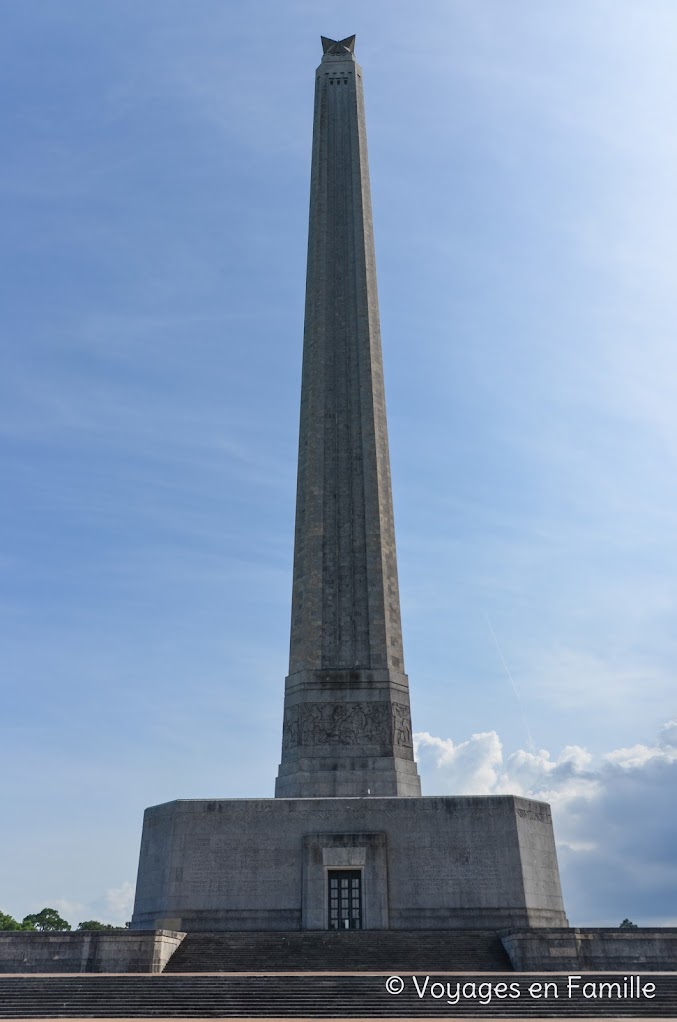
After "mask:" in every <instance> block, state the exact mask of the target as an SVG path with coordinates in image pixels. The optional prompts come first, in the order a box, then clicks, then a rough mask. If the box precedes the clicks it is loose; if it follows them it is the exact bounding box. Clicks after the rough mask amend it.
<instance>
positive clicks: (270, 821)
mask: <svg viewBox="0 0 677 1022" xmlns="http://www.w3.org/2000/svg"><path fill="white" fill-rule="evenodd" d="M354 40H355V37H354V36H351V37H349V38H347V39H343V40H341V41H339V42H336V41H334V40H329V39H323V40H322V43H323V51H324V54H323V58H322V62H321V64H320V66H319V67H318V69H317V73H316V84H315V120H314V132H313V156H312V171H311V204H310V228H309V241H308V269H307V289H306V314H305V331H304V347H303V381H302V390H301V420H300V434H299V463H298V488H297V504H296V534H295V552H294V579H293V597H292V623H291V649H290V666H289V675H288V677H287V680H286V688H285V698H284V724H283V742H282V758H281V763H280V769H279V774H278V778H277V782H276V787H275V798H274V799H224V800H190V801H187V800H179V801H175V802H169V803H166V804H165V805H161V806H154V807H152V808H150V809H147V810H146V813H145V817H144V826H143V835H142V842H141V855H140V862H139V874H138V882H137V889H136V902H135V907H134V915H133V919H132V928H134V929H154V928H165V929H168V930H177V931H194V930H278V931H280V930H299V929H310V930H322V929H364V928H366V929H451V928H457V927H472V928H477V927H495V928H499V927H525V926H526V927H529V926H567V920H566V916H565V914H564V908H563V904H562V894H561V888H560V879H559V871H558V866H557V859H556V854H555V844H554V838H553V831H552V822H551V817H550V810H549V807H548V806H547V805H546V804H545V803H543V802H536V801H532V800H530V799H523V798H516V797H512V796H495V797H478V798H469V797H446V796H445V797H425V798H424V797H422V796H421V789H420V781H419V778H418V773H417V770H416V764H415V761H414V756H413V745H412V728H411V717H410V710H409V684H408V679H407V676H406V674H405V673H404V659H403V654H402V637H401V624H400V604H399V590H398V582H397V563H396V553H395V533H394V523H393V510H392V494H391V484H390V466H389V454H388V437H387V426H386V413H385V397H384V388H383V369H382V358H381V339H380V328H379V315H378V298H377V291H376V269H375V260H374V243H373V232H372V220H371V200H370V192H369V173H368V163H367V142H366V129H365V118H364V106H363V93H362V71H361V68H360V66H359V64H357V62H356V60H355V57H354V53H353V49H354Z"/></svg>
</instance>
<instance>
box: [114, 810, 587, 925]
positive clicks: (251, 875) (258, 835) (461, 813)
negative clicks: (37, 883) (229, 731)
mask: <svg viewBox="0 0 677 1022" xmlns="http://www.w3.org/2000/svg"><path fill="white" fill-rule="evenodd" d="M342 885H343V890H344V892H345V898H343V900H342ZM567 925H568V923H567V919H566V916H565V914H564V908H563V904H562V893H561V889H560V880H559V871H558V867H557V858H556V854H555V843H554V838H553V831H552V822H551V817H550V810H549V807H548V805H547V804H545V803H543V802H536V801H533V800H530V799H523V798H516V797H513V796H507V795H506V796H491V797H486V798H470V797H456V798H447V797H432V798H430V797H425V798H421V797H419V798H401V797H399V798H397V797H394V798H304V799H299V798H288V799H287V798H276V799H227V800H222V801H217V800H210V801H208V800H194V801H183V800H181V801H176V802H168V803H166V804H164V805H160V806H153V807H152V808H150V809H147V810H146V813H145V817H144V826H143V836H142V841H141V856H140V862H139V875H138V881H137V888H136V902H135V907H134V915H133V918H132V924H131V926H132V929H168V930H179V931H183V932H189V933H190V932H191V931H199V930H202V931H216V930H240V931H242V930H268V931H271V930H277V931H293V930H324V929H332V928H338V929H342V928H344V927H345V928H360V929H368V930H388V929H392V930H416V929H435V930H441V929H442V930H443V929H456V928H459V927H461V928H463V927H467V928H478V927H486V928H496V929H507V928H510V929H514V928H519V929H522V928H525V927H534V926H539V927H541V926H548V927H562V926H567Z"/></svg>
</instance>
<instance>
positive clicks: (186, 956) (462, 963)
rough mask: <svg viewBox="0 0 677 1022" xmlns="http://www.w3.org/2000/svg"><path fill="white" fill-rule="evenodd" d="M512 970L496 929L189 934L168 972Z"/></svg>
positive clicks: (175, 954) (169, 963) (166, 970)
mask: <svg viewBox="0 0 677 1022" xmlns="http://www.w3.org/2000/svg"><path fill="white" fill-rule="evenodd" d="M421 969H424V970H427V971H430V970H437V971H440V972H485V971H490V972H511V971H512V966H511V964H510V959H509V958H508V955H507V953H506V951H505V950H504V948H503V945H502V943H501V940H500V937H499V936H498V934H497V933H496V931H495V930H413V931H411V930H305V931H301V932H298V933H189V934H187V935H186V936H185V937H184V939H183V941H182V943H181V944H180V946H179V948H178V949H177V950H176V951H175V952H174V954H173V955H172V957H171V958H170V959H169V962H168V963H167V966H166V967H165V973H167V972H381V971H387V972H398V971H401V972H407V971H408V972H412V971H417V970H421Z"/></svg>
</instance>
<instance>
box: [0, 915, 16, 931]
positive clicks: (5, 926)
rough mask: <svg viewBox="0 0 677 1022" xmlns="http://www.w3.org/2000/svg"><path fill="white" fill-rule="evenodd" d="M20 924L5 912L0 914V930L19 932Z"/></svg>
mask: <svg viewBox="0 0 677 1022" xmlns="http://www.w3.org/2000/svg"><path fill="white" fill-rule="evenodd" d="M20 929H21V923H18V922H17V921H16V919H14V917H13V916H8V915H7V913H6V912H0V930H20Z"/></svg>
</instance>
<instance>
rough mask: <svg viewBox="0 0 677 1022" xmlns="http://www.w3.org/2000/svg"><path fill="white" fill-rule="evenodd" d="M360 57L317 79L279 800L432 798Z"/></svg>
mask: <svg viewBox="0 0 677 1022" xmlns="http://www.w3.org/2000/svg"><path fill="white" fill-rule="evenodd" d="M353 45H354V38H353V37H351V38H350V39H347V40H343V41H341V42H334V41H332V40H327V39H323V49H324V56H323V58H322V63H321V64H320V66H319V67H318V69H317V72H316V78H315V114H314V127H313V150H312V167H311V186H310V224H309V234H308V266H307V277H306V311H305V327H304V342H303V374H302V384H301V415H300V428H299V457H298V480H297V500H296V528H295V546H294V576H293V587H292V621H291V642H290V663H289V676H288V678H287V682H286V688H285V703H284V722H283V745H282V758H281V764H280V771H279V776H278V779H277V784H276V789H275V794H276V796H279V797H283V798H289V797H316V796H324V795H330V796H361V795H366V794H367V793H370V794H372V795H420V793H421V788H420V781H419V778H418V772H417V770H416V765H415V763H414V756H413V745H412V734H411V716H410V708H409V683H408V679H407V676H406V674H405V673H404V658H403V653H402V629H401V623H400V598H399V588H398V580H397V560H396V553H395V527H394V521H393V506H392V488H391V481H390V460H389V452H388V432H387V425H386V409H385V393H384V385H383V361H382V355H381V335H380V325H379V310H378V295H377V287H376V264H375V256H374V239H373V228H372V214H371V197H370V191H369V167H368V159H367V137H366V127H365V117H364V99H363V90H362V69H361V68H360V66H359V64H358V63H357V62H356V60H355V56H354V53H353Z"/></svg>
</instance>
